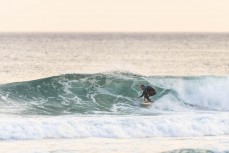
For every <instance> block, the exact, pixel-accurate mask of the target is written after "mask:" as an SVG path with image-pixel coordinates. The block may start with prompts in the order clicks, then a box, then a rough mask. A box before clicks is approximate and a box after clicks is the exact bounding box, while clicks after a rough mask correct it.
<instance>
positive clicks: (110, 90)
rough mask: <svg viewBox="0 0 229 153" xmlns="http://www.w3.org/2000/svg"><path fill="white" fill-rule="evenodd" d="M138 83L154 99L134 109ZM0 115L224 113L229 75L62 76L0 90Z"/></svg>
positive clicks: (228, 107) (228, 105)
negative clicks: (150, 90)
mask: <svg viewBox="0 0 229 153" xmlns="http://www.w3.org/2000/svg"><path fill="white" fill-rule="evenodd" d="M140 84H145V85H151V86H153V87H154V88H155V89H156V92H157V95H156V96H154V97H153V98H152V99H153V101H154V104H153V106H152V107H150V108H148V109H146V108H142V107H140V106H139V102H141V101H142V99H141V98H137V97H138V96H139V95H140V94H141V91H140V89H139V86H140ZM0 101H1V104H0V106H1V112H6V113H15V114H32V115H35V114H40V115H62V114H97V113H104V114H153V115H155V114H157V113H160V112H169V111H178V112H179V111H196V110H197V111H199V110H201V111H205V110H208V111H214V110H216V111H228V110H229V77H226V76H225V77H213V76H205V77H160V76H152V77H146V76H140V75H135V74H130V73H115V72H114V73H109V74H108V73H107V74H105V73H104V74H65V75H60V76H54V77H50V78H44V79H39V80H34V81H28V82H19V83H11V84H5V85H1V86H0Z"/></svg>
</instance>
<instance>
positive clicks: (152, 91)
mask: <svg viewBox="0 0 229 153" xmlns="http://www.w3.org/2000/svg"><path fill="white" fill-rule="evenodd" d="M140 87H141V89H142V91H143V93H142V95H141V96H140V97H143V96H144V102H152V101H151V100H150V99H149V97H150V96H154V95H156V91H155V89H154V88H152V87H150V86H146V87H145V86H144V85H143V84H142V85H141V86H140Z"/></svg>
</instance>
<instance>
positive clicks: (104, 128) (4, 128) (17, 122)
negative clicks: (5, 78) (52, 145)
mask: <svg viewBox="0 0 229 153" xmlns="http://www.w3.org/2000/svg"><path fill="white" fill-rule="evenodd" d="M228 127H229V119H228V114H220V115H219V114H218V115H212V114H211V115H207V114H205V115H204V114H202V115H200V114H199V115H182V116H178V115H170V116H168V115H160V116H154V117H152V116H135V117H128V116H126V117H111V116H103V117H83V118H82V117H74V116H65V117H39V118H38V117H37V118H18V117H17V118H5V119H3V118H1V120H0V131H1V132H0V139H1V140H12V139H13V140H20V139H44V138H82V137H101V138H146V137H195V136H218V135H228V134H229V128H228Z"/></svg>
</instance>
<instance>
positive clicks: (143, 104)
mask: <svg viewBox="0 0 229 153" xmlns="http://www.w3.org/2000/svg"><path fill="white" fill-rule="evenodd" d="M140 105H142V106H151V105H152V102H148V101H144V102H142V103H140Z"/></svg>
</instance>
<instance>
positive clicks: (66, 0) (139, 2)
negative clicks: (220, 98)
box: [0, 0, 229, 32]
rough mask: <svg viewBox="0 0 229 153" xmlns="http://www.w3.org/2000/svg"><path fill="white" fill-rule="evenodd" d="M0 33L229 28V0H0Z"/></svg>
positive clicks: (223, 30)
mask: <svg viewBox="0 0 229 153" xmlns="http://www.w3.org/2000/svg"><path fill="white" fill-rule="evenodd" d="M0 32H229V0H0Z"/></svg>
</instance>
